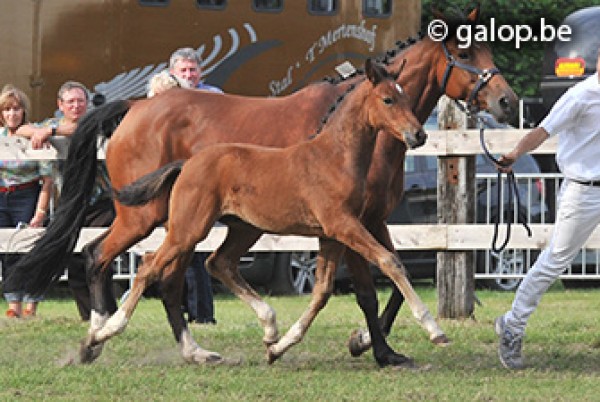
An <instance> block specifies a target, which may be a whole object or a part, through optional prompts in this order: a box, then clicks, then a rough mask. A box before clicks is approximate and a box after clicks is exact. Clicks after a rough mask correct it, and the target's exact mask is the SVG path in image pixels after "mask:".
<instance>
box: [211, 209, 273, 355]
mask: <svg viewBox="0 0 600 402" xmlns="http://www.w3.org/2000/svg"><path fill="white" fill-rule="evenodd" d="M261 234H262V231H260V230H259V229H256V228H255V227H253V226H250V225H247V224H246V223H244V222H241V221H240V222H235V223H231V224H229V230H228V232H227V236H226V238H225V241H224V242H223V244H221V246H219V248H218V249H217V250H216V251H215V252H214V253H213V254H212V255H211V256H210V257H208V259H207V260H206V268H207V270H208V272H209V273H210V274H211V275H212V276H214V277H215V278H217V279H218V280H220V281H221V283H223V284H224V285H225V286H227V288H228V289H229V290H231V291H232V292H233V293H234V294H235V295H236V296H237V297H238V298H240V300H242V301H243V302H244V303H246V304H247V305H248V306H250V308H252V310H254V312H255V313H256V315H257V317H258V319H259V321H260V323H261V325H262V327H263V330H264V336H263V343H264V344H265V345H266V346H269V345H271V344H273V343H275V342H277V340H278V339H279V333H278V331H277V322H276V314H275V310H273V308H272V307H271V306H269V305H268V304H267V303H266V302H265V301H264V300H263V299H262V298H261V297H260V296H259V295H258V293H256V292H255V291H254V289H252V287H251V286H250V285H249V284H248V282H246V281H245V280H244V278H243V277H242V276H241V275H240V272H239V269H238V263H239V260H240V258H241V257H242V256H243V255H244V254H245V253H247V252H248V250H249V249H250V247H251V246H252V245H253V244H254V243H256V241H257V240H258V238H259V237H260V236H261Z"/></svg>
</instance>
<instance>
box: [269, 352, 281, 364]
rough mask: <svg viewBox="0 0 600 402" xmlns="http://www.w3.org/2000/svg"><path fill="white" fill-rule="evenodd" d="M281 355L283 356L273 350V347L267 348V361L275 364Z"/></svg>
mask: <svg viewBox="0 0 600 402" xmlns="http://www.w3.org/2000/svg"><path fill="white" fill-rule="evenodd" d="M280 357H281V355H278V354H276V353H275V352H273V349H272V348H268V349H267V363H269V364H273V363H275V361H276V360H277V359H279V358H280Z"/></svg>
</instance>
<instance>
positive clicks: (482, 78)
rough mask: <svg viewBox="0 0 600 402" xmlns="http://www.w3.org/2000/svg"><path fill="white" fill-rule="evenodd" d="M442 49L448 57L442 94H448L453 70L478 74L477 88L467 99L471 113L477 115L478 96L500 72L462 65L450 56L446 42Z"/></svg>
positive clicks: (474, 88)
mask: <svg viewBox="0 0 600 402" xmlns="http://www.w3.org/2000/svg"><path fill="white" fill-rule="evenodd" d="M442 49H444V55H445V56H446V61H447V63H446V71H444V78H442V93H446V86H447V85H448V80H449V79H450V74H451V73H452V68H454V67H457V68H460V69H462V70H465V71H468V72H469V73H471V74H476V75H477V82H476V83H475V86H474V87H473V89H472V90H471V93H470V94H469V96H468V97H467V99H466V103H467V108H468V111H469V112H470V113H473V114H474V113H477V112H478V111H479V110H480V108H479V102H478V101H477V94H478V93H479V91H481V90H482V89H483V87H485V86H486V85H487V84H488V82H490V80H491V79H492V77H493V76H494V75H496V74H500V70H499V69H498V68H496V67H494V68H486V69H485V70H482V69H480V68H477V67H474V66H471V65H469V64H465V63H461V62H460V61H458V60H456V59H455V58H454V56H452V55H451V54H450V51H449V50H448V47H447V46H446V41H443V42H442Z"/></svg>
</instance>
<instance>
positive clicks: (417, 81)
mask: <svg viewBox="0 0 600 402" xmlns="http://www.w3.org/2000/svg"><path fill="white" fill-rule="evenodd" d="M433 14H434V18H435V20H433V21H431V22H430V24H429V26H428V35H427V36H426V37H424V38H423V39H422V40H418V41H417V40H415V39H412V38H411V39H409V40H408V41H407V42H398V49H397V50H390V51H388V52H387V56H388V58H389V57H391V60H389V67H388V68H389V69H392V70H393V69H397V68H398V66H399V65H400V64H401V63H403V62H404V60H405V59H406V60H408V66H407V68H406V71H405V73H404V74H402V77H400V80H401V82H402V83H403V84H404V85H405V86H406V88H407V91H408V92H410V94H411V97H412V98H413V102H415V104H416V107H415V110H416V111H417V112H419V113H418V114H419V117H422V118H426V117H427V115H428V114H429V112H430V111H431V108H433V106H435V102H436V101H437V99H438V97H439V95H440V93H442V94H446V95H447V96H449V97H450V98H452V99H459V100H464V101H466V102H467V103H468V107H469V109H470V111H471V112H476V111H478V110H487V111H489V112H490V113H492V114H493V115H494V117H495V118H496V119H497V120H498V121H501V122H504V121H507V120H508V119H510V118H511V117H512V116H513V115H514V114H515V113H516V111H517V110H518V99H517V96H516V95H515V93H514V92H513V90H512V89H511V87H510V86H509V85H508V84H507V82H506V80H505V79H504V77H502V75H501V74H500V71H499V70H498V68H497V67H496V65H495V64H494V61H493V56H492V53H491V51H490V48H489V47H488V46H487V44H485V43H482V42H477V41H475V40H474V37H473V36H474V35H473V33H474V32H475V29H474V27H475V26H476V24H477V22H478V19H479V7H477V8H475V9H473V10H472V11H471V12H469V13H468V14H467V15H466V16H465V15H464V14H460V15H455V16H453V17H447V16H446V15H444V14H442V13H441V12H439V11H433ZM469 31H470V32H471V35H466V33H468V32H469ZM444 34H445V36H444ZM438 35H439V36H438ZM442 36H444V39H443V40H439V39H440V38H441V37H442ZM433 37H436V40H433V39H432V38H433Z"/></svg>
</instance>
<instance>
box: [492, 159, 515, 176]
mask: <svg viewBox="0 0 600 402" xmlns="http://www.w3.org/2000/svg"><path fill="white" fill-rule="evenodd" d="M515 160H516V159H515V158H513V157H511V156H509V155H502V156H501V157H500V159H498V163H497V164H496V167H497V168H498V170H500V171H501V172H502V173H508V172H511V171H512V164H513V163H515Z"/></svg>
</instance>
